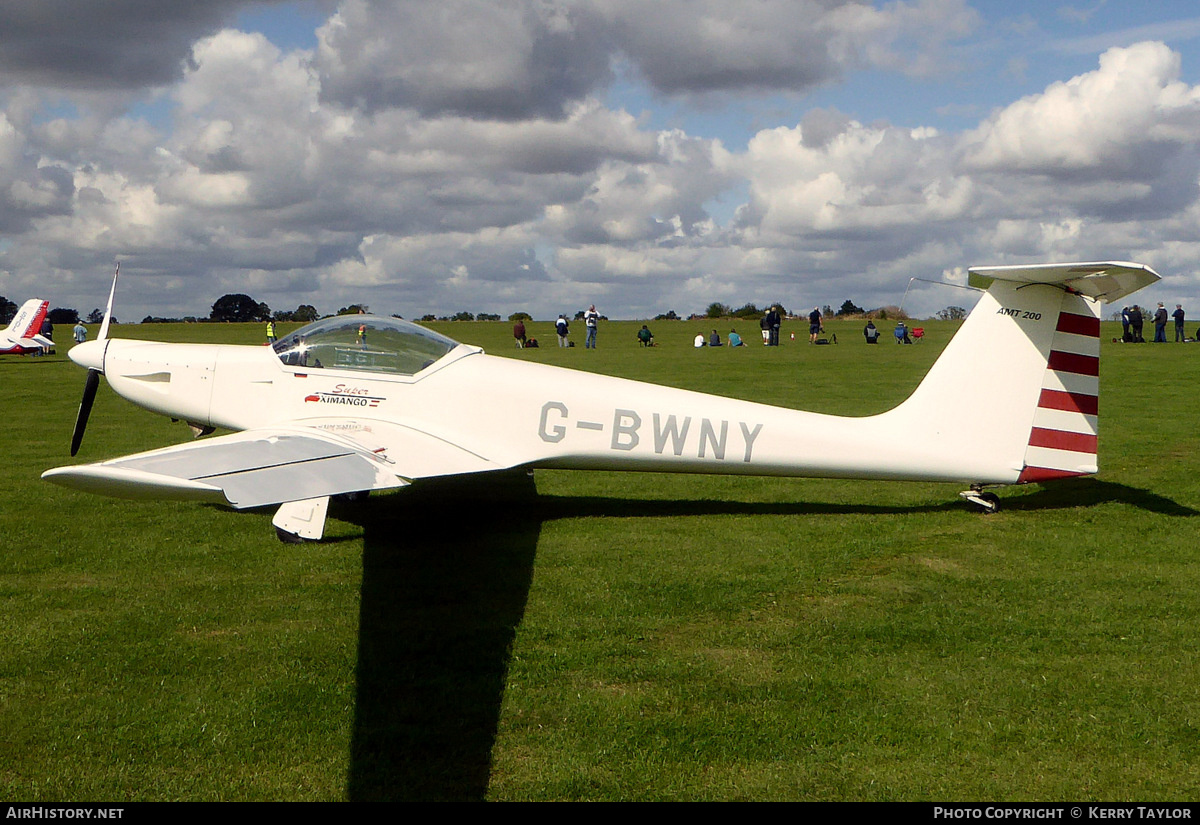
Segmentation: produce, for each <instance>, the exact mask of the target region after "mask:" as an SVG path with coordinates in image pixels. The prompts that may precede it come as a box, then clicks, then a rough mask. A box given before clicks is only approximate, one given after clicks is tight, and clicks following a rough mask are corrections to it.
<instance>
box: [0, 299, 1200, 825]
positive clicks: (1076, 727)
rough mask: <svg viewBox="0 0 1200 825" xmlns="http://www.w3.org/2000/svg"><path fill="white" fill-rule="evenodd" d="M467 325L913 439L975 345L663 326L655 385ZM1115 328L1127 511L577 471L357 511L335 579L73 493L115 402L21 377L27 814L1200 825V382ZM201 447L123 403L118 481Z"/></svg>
mask: <svg viewBox="0 0 1200 825" xmlns="http://www.w3.org/2000/svg"><path fill="white" fill-rule="evenodd" d="M432 326H435V327H437V328H438V329H440V330H441V331H443V332H446V333H447V334H449V335H451V336H452V337H454V338H457V339H458V340H462V341H466V342H469V343H477V344H481V345H483V346H484V347H486V348H487V349H488V350H489V351H490V352H492V353H494V354H499V355H507V356H512V357H519V358H525V359H531V360H538V361H543V362H547V363H554V364H563V365H568V366H573V367H578V368H581V369H587V370H594V371H597V372H603V373H611V374H617V375H622V376H626V377H630V378H636V379H643V380H650V381H657V382H661V383H666V384H671V385H675V386H681V387H687V388H689V389H697V390H704V391H708V392H715V393H719V394H725V395H732V396H737V397H743V398H751V399H754V400H758V401H763V402H767V403H773V404H780V405H784V406H792V407H800V408H804V409H811V410H816V411H820V412H831V413H842V414H869V413H874V412H878V411H881V410H883V409H886V408H888V407H891V406H893V405H894V404H895V403H897V402H899V401H900V400H901V399H902V398H903V397H904V396H905V395H906V394H907V393H908V392H910V391H911V390H912V389H913V388H914V387H915V386H916V384H917V383H918V382H919V380H920V379H921V377H922V376H923V375H924V373H925V371H926V370H927V369H928V368H929V366H930V364H932V362H933V360H934V359H935V358H936V356H937V354H938V353H939V352H940V350H941V349H942V347H943V346H944V345H945V343H946V341H948V340H949V338H950V336H951V335H952V334H953V332H954V330H955V329H956V327H957V325H955V324H952V323H939V322H931V323H925V324H924V326H925V327H926V328H927V330H928V331H929V334H928V338H927V340H926V342H925V343H922V344H919V345H915V346H912V347H898V346H895V345H894V344H892V343H891V342H890V340H889V339H887V338H886V336H888V335H889V333H890V330H889V329H888V328H887V327H886V326H885V327H884V335H885V342H884V343H883V344H881V345H880V346H877V347H870V348H869V347H867V346H866V345H865V344H863V343H862V338H861V335H860V334H859V329H860V327H861V324H860V323H857V322H855V323H850V322H846V323H840V322H833V323H831V324H830V325H829V331H830V332H836V333H837V335H838V338H839V339H840V341H841V343H839V344H838V345H837V346H830V347H812V346H809V345H808V344H807V343H804V337H805V336H804V335H802V334H801V325H800V324H799V323H796V324H791V325H787V326H785V328H784V342H783V343H784V345H783V346H781V347H779V348H776V349H766V348H763V347H761V346H759V345H757V343H756V340H755V339H757V337H758V331H757V329H755V328H754V326H753V325H746V326H745V328H744V329H740V331H742V332H743V334H745V337H746V339H747V341H749V342H750V343H751V346H749V347H747V348H744V349H741V350H729V349H726V348H723V349H720V350H707V349H706V350H693V349H692V348H691V346H690V342H691V339H692V337H693V336H694V335H695V334H696V333H697V332H704V333H707V332H708V331H709V329H711V326H712V325H711V323H699V322H674V323H651V324H650V327H651V329H652V330H653V331H654V332H655V334H656V337H657V341H658V343H659V346H657V347H655V348H653V349H642V348H640V347H638V346H637V344H636V341H635V340H634V334H635V331H636V329H637V328H638V327H640V323H632V322H629V323H608V324H603V325H602V327H601V330H600V339H599V343H600V349H598V350H596V351H594V352H593V351H586V350H584V349H582V348H581V347H576V348H574V349H571V350H560V349H558V348H557V347H556V346H554V335H553V333H552V328H551V325H550V324H548V323H540V324H533V325H531V330H530V331H531V333H532V334H534V335H535V336H537V337H539V338H540V339H541V340H542V341H543V343H544V344H546V345H547V346H545V347H544V348H542V349H538V350H526V351H523V352H521V351H517V350H515V348H514V347H513V343H512V340H511V337H510V325H509V324H507V323H475V324H440V325H432ZM573 326H575V327H581V325H579V324H576V325H573ZM1112 327H1113V325H1111V324H1108V323H1106V324H1105V326H1104V330H1103V333H1102V340H1103V341H1104V343H1103V344H1102V352H1103V359H1102V379H1101V381H1102V391H1101V438H1100V466H1101V473H1100V474H1099V475H1098V476H1096V477H1095V478H1089V479H1083V480H1077V481H1071V482H1064V483H1060V484H1058V485H1047V486H1044V487H1043V486H1037V485H1030V486H1028V487H1019V488H1011V489H1009V490H1005V491H1001V493H1000V495H1001V497H1002V504H1003V509H1002V511H1001V512H1000V513H998V514H996V515H992V516H982V515H979V514H977V513H974V512H972V511H970V510H969V509H968V508H967V507H966V506H965V505H963V504H962V503H960V502H959V500H958V496H957V493H958V491H959V489H961V487H960V486H956V485H949V486H948V485H942V484H915V483H908V484H905V483H882V482H878V483H877V482H851V481H827V480H790V479H755V478H724V477H715V476H713V477H709V476H691V475H656V474H645V475H637V474H628V475H625V474H613V473H583V472H568V471H553V472H551V471H539V472H538V473H536V475H535V477H534V478H533V479H532V480H530V479H528V478H526V477H524V476H519V477H514V478H511V479H504V480H502V481H496V480H489V482H488V483H487V484H486V485H480V484H465V485H464V484H455V485H450V484H439V485H434V486H431V488H429V489H423V490H419V489H413V490H407V491H401V492H398V493H395V494H391V495H379V496H372V497H371V498H370V499H368V500H367V501H366V502H362V503H359V504H354V505H339V504H335V505H334V507H333V509H332V511H331V516H332V518H331V520H330V523H329V528H328V531H327V540H326V541H324V542H322V543H319V544H309V545H303V546H299V547H293V546H285V545H282V544H279V543H278V542H277V541H276V539H275V536H274V530H273V529H272V527H271V524H270V518H271V513H270V512H259V511H255V512H250V513H236V512H232V511H229V510H224V509H220V508H216V507H208V506H199V505H190V504H180V503H143V502H126V501H118V500H110V499H103V498H98V497H94V496H88V495H85V494H82V493H76V492H72V491H69V490H65V489H62V488H59V487H56V486H53V485H49V484H46V483H44V482H42V481H40V480H39V479H38V476H39V474H40V473H41V472H42V471H43V470H45V469H47V468H48V467H52V466H58V465H61V464H65V463H69V462H70V459H69V458H68V456H67V447H68V441H69V438H70V432H71V426H72V421H73V419H74V415H75V409H76V406H77V404H78V400H79V395H80V393H81V391H82V387H83V371H82V370H81V369H79V368H77V367H75V366H74V365H73V364H71V363H70V362H69V361H68V360H67V359H66V357H65V355H63V354H60V355H58V356H55V357H52V358H44V359H34V358H14V357H8V358H3V359H0V387H2V392H3V395H4V397H5V401H4V406H3V409H4V413H5V415H4V418H5V423H4V427H3V430H2V431H0V433H2V435H0V446H2V448H3V449H2V453H3V455H4V456H5V459H6V464H7V467H6V473H5V475H6V480H7V484H6V488H5V495H4V501H3V503H2V504H0V544H2V546H3V547H4V548H5V552H4V553H3V554H2V555H0V605H2V609H3V616H4V619H3V622H2V623H0V730H2V731H3V734H2V735H0V798H4V799H7V800H10V801H17V800H21V801H64V802H65V801H128V800H180V799H188V800H337V799H352V800H387V799H467V800H469V799H490V800H737V799H754V800H845V799H852V800H946V801H952V800H959V801H968V800H969V801H992V800H995V801H1001V800H1004V801H1012V800H1081V801H1082V800H1109V801H1118V800H1140V801H1151V800H1192V799H1195V798H1196V797H1197V796H1198V795H1200V758H1198V757H1200V656H1198V653H1200V651H1198V647H1200V634H1198V633H1197V627H1198V624H1200V565H1198V564H1197V563H1196V558H1195V557H1196V554H1197V538H1198V537H1200V530H1197V526H1198V525H1200V522H1197V521H1195V520H1194V519H1195V518H1196V516H1197V515H1198V513H1200V473H1198V470H1200V465H1198V463H1197V460H1196V458H1195V455H1196V453H1197V448H1198V447H1200V429H1198V428H1197V426H1196V421H1197V416H1196V414H1195V412H1194V411H1195V409H1196V387H1197V386H1200V346H1197V345H1168V346H1162V347H1158V346H1154V345H1145V346H1122V345H1118V344H1112V343H1109V340H1110V339H1111V338H1112V336H1113V334H1114V330H1113V328H1112ZM728 329H729V325H728V324H723V325H721V327H720V332H721V334H722V337H724V336H725V334H726V333H727V332H728ZM793 330H794V331H795V332H796V334H797V338H798V339H800V340H798V341H797V342H795V343H792V342H791V341H790V340H788V334H789V332H791V331H793ZM92 331H93V335H94V334H95V329H94V328H93V330H92ZM576 332H577V333H578V334H577V335H576V338H577V339H578V340H579V342H580V344H581V343H582V332H583V330H582V329H581V328H578V329H577V330H576ZM62 333H64V334H66V333H67V330H66V329H63V330H62ZM114 334H115V335H116V336H118V337H139V338H160V339H163V340H193V341H223V342H232V343H258V342H259V341H261V340H262V339H261V336H262V329H261V327H259V326H257V325H255V326H238V325H161V326H158V325H155V326H150V325H147V326H140V325H134V326H125V325H123V326H119V327H116V328H115V329H114ZM64 349H65V348H64ZM992 357H995V356H994V354H988V353H981V363H980V369H987V368H988V361H989V359H990V358H992ZM484 404H486V399H484ZM483 406H484V405H483V404H481V407H483ZM189 437H190V434H189V433H188V431H187V428H186V426H184V425H182V424H172V423H170V422H169V421H168V420H166V419H163V418H160V417H156V416H153V415H150V414H149V413H145V412H142V411H140V410H138V409H136V408H134V407H132V406H131V405H129V404H128V403H126V402H124V401H122V400H121V399H119V398H117V397H116V396H115V395H114V394H112V393H111V391H109V390H108V389H107V388H102V389H101V391H100V394H99V397H98V399H97V403H96V408H95V410H94V412H93V414H92V418H91V424H90V426H89V430H88V433H87V438H86V439H85V441H84V445H83V449H82V450H81V452H80V455H79V460H81V461H96V460H101V459H103V458H109V457H113V456H116V455H120V454H124V453H128V452H133V451H136V450H142V449H150V448H153V447H158V446H164V445H166V444H169V443H174V442H180V441H184V440H187V439H188V438H189ZM980 437H981V438H984V437H986V434H983V433H981V436H980ZM535 486H536V490H535V489H534V487H535Z"/></svg>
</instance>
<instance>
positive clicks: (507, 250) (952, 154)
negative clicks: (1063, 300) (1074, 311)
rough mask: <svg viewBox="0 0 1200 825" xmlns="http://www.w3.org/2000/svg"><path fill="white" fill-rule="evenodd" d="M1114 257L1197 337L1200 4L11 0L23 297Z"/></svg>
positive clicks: (888, 281)
mask: <svg viewBox="0 0 1200 825" xmlns="http://www.w3.org/2000/svg"><path fill="white" fill-rule="evenodd" d="M1095 260H1128V261H1135V262H1138V263H1143V264H1146V265H1149V266H1151V267H1153V268H1154V269H1155V270H1156V271H1158V272H1159V274H1161V275H1162V276H1163V280H1162V281H1161V282H1160V283H1159V284H1157V285H1155V286H1154V287H1151V288H1150V289H1148V290H1146V291H1145V292H1143V293H1140V294H1139V296H1138V298H1139V299H1140V301H1141V302H1142V303H1150V304H1153V303H1155V302H1157V301H1163V302H1166V303H1167V305H1168V307H1173V306H1174V304H1176V303H1182V304H1183V305H1184V307H1185V309H1189V310H1191V315H1192V316H1193V317H1196V318H1200V10H1198V9H1197V7H1196V5H1195V3H1194V2H1191V1H1190V0H1189V1H1188V2H1183V1H1182V0H1180V1H1179V2H1175V1H1174V0H1157V1H1156V2H1154V3H1126V2H1112V1H1111V0H1109V2H1106V1H1105V0H1088V1H1087V2H1076V3H1056V2H1054V0H1050V2H1038V3H1034V2H1024V0H1004V2H999V0H897V1H896V2H883V3H879V2H851V1H850V0H491V1H490V2H483V1H482V0H438V2H429V1H428V0H409V1H406V0H387V1H386V2H385V1H384V0H341V1H340V2H337V1H336V0H298V1H292V2H283V1H282V0H206V2H204V3H174V2H168V0H39V2H38V3H28V2H24V0H0V295H3V296H4V297H6V298H8V299H9V300H10V301H14V302H16V303H20V302H22V301H24V300H26V299H27V298H29V297H33V296H38V297H43V298H46V299H48V300H50V301H51V305H52V306H56V307H57V306H62V307H71V308H75V309H77V310H79V311H80V312H81V313H83V314H87V313H88V312H89V311H90V310H92V309H93V308H96V307H102V306H103V305H104V302H105V300H106V297H107V293H108V287H109V283H110V281H111V277H112V270H113V266H114V263H115V262H117V261H120V263H121V285H120V287H119V290H118V294H117V307H116V314H117V316H118V317H119V318H121V319H122V320H125V321H130V320H138V319H140V318H142V317H144V316H146V315H153V316H160V317H184V316H189V315H192V316H200V317H205V316H207V315H208V313H209V311H210V310H211V306H212V304H213V302H214V301H216V300H217V298H219V297H221V296H222V295H224V294H227V293H246V294H249V295H251V296H252V297H254V298H255V299H256V300H258V301H260V302H265V303H267V304H268V305H269V306H270V307H271V308H272V309H273V310H294V309H295V308H296V307H298V306H300V305H301V304H311V305H313V306H315V307H316V308H317V310H318V311H319V312H321V313H323V314H328V313H333V312H336V311H337V310H338V309H339V308H341V307H344V306H349V305H350V304H366V305H368V306H369V307H370V309H371V311H372V312H378V313H381V314H399V315H402V316H404V317H407V318H417V317H420V316H422V315H425V314H427V313H432V314H434V315H450V314H454V313H456V312H459V311H467V312H472V313H479V312H488V313H496V314H500V315H502V316H504V317H507V316H508V315H509V314H511V313H514V312H518V311H525V312H529V313H531V314H532V315H533V316H534V317H535V318H536V319H540V320H545V319H552V318H554V317H557V315H558V314H559V313H560V312H564V313H567V314H568V316H571V315H573V314H574V313H575V312H576V311H578V310H580V309H583V308H586V307H587V306H588V305H590V304H595V305H596V306H597V308H598V309H599V310H600V311H601V312H602V313H604V314H605V315H607V316H609V317H611V318H652V317H654V316H655V315H658V314H660V313H665V312H667V311H675V312H677V313H678V314H680V315H687V314H690V313H693V312H702V311H704V309H705V308H706V307H707V306H708V305H709V304H710V303H712V302H716V301H719V302H722V303H725V304H728V305H730V306H732V307H740V306H742V305H744V304H746V303H755V304H757V305H758V306H760V307H761V306H764V305H766V304H769V303H782V304H783V305H784V306H785V307H786V308H787V309H789V310H791V311H793V312H797V313H802V312H806V311H807V310H808V309H809V308H811V307H812V306H825V305H830V306H833V307H835V308H836V307H839V306H840V305H841V304H842V302H843V301H845V300H851V301H853V302H854V303H855V304H857V305H859V306H863V307H866V308H875V307H880V306H888V305H898V304H900V302H901V299H902V298H903V297H904V296H905V293H906V290H907V291H908V295H907V298H906V299H905V304H904V307H905V309H906V310H907V311H909V312H910V314H912V315H914V316H915V317H926V316H928V315H931V314H933V313H934V312H936V311H937V310H939V309H941V308H943V307H946V306H968V307H969V306H971V305H972V304H973V301H974V294H973V293H971V292H969V291H966V290H962V289H960V288H956V287H955V286H953V285H954V284H961V283H963V280H964V273H965V270H966V268H967V267H969V266H974V265H1000V264H1020V263H1042V262H1063V261H1095ZM913 278H919V279H922V280H919V281H912V279H913ZM931 282H939V283H931ZM910 285H911V289H910ZM1110 313H1111V308H1110V309H1109V310H1106V311H1105V315H1106V316H1108V315H1109V314H1110Z"/></svg>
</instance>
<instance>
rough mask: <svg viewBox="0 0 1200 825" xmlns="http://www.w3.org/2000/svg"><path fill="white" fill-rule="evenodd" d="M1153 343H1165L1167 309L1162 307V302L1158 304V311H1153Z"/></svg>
mask: <svg viewBox="0 0 1200 825" xmlns="http://www.w3.org/2000/svg"><path fill="white" fill-rule="evenodd" d="M1154 343H1156V344H1165V343H1167V308H1166V307H1165V306H1163V302H1162V301H1159V302H1158V309H1156V310H1154Z"/></svg>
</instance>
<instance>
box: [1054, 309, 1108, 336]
mask: <svg viewBox="0 0 1200 825" xmlns="http://www.w3.org/2000/svg"><path fill="white" fill-rule="evenodd" d="M1054 329H1055V330H1056V331H1057V332H1069V333H1071V334H1072V335H1087V336H1090V337H1092V338H1099V337H1100V319H1099V318H1096V317H1094V316H1092V315H1076V314H1075V313H1073V312H1060V313H1059V314H1058V326H1057V327H1055V328H1054Z"/></svg>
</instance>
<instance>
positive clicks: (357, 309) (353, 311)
mask: <svg viewBox="0 0 1200 825" xmlns="http://www.w3.org/2000/svg"><path fill="white" fill-rule="evenodd" d="M369 309H370V307H368V306H367V305H366V304H351V305H350V306H348V307H342V308H341V309H339V310H338V311H337V314H338V315H358V314H359V313H366V312H367V311H368V310H369Z"/></svg>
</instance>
